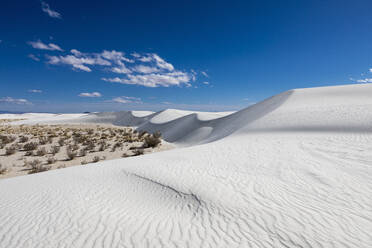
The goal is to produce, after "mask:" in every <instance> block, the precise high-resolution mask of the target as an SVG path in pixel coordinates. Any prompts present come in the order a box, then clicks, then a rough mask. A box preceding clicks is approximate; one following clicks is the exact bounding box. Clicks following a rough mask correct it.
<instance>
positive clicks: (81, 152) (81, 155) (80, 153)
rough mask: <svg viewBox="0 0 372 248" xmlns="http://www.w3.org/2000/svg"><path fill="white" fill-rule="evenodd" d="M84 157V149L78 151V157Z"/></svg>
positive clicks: (85, 152)
mask: <svg viewBox="0 0 372 248" xmlns="http://www.w3.org/2000/svg"><path fill="white" fill-rule="evenodd" d="M86 155H87V150H86V149H85V148H83V149H80V151H79V156H80V157H85V156H86Z"/></svg>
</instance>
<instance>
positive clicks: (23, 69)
mask: <svg viewBox="0 0 372 248" xmlns="http://www.w3.org/2000/svg"><path fill="white" fill-rule="evenodd" d="M371 10H372V1H343V0H338V1H301V0H296V1H277V0H273V1H264V0H261V1H248V0H246V1H190V0H189V1H174V0H173V1H78V0H77V1H56V0H54V1H52V0H46V1H42V2H40V1H37V0H27V1H25V0H24V1H8V0H5V1H2V2H1V8H0V40H1V42H0V110H10V111H35V112H36V111H40V112H80V111H110V110H112V111H117V110H128V109H143V110H160V109H164V108H181V109H194V110H211V111H224V110H235V109H240V108H243V107H245V106H248V105H250V104H252V103H254V102H257V101H260V100H262V99H264V98H266V97H269V96H271V95H274V94H277V93H280V92H282V91H285V90H289V89H292V88H303V87H315V86H326V85H336V84H349V83H356V82H358V80H359V82H372V79H370V78H372V74H371V72H370V71H369V69H370V68H371V67H372V52H371V51H372V49H371V47H372V32H371V27H372V14H371Z"/></svg>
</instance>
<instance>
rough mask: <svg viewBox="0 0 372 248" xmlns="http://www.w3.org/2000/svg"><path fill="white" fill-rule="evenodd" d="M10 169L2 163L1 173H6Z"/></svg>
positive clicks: (0, 166)
mask: <svg viewBox="0 0 372 248" xmlns="http://www.w3.org/2000/svg"><path fill="white" fill-rule="evenodd" d="M7 171H8V168H6V167H5V166H3V165H2V164H0V175H3V174H5V173H6V172H7Z"/></svg>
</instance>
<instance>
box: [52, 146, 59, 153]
mask: <svg viewBox="0 0 372 248" xmlns="http://www.w3.org/2000/svg"><path fill="white" fill-rule="evenodd" d="M59 150H60V147H59V146H52V148H51V151H50V153H52V154H53V155H56V154H57V153H58V152H59Z"/></svg>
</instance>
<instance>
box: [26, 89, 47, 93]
mask: <svg viewBox="0 0 372 248" xmlns="http://www.w3.org/2000/svg"><path fill="white" fill-rule="evenodd" d="M28 92H30V93H42V92H43V91H42V90H36V89H33V90H28Z"/></svg>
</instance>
